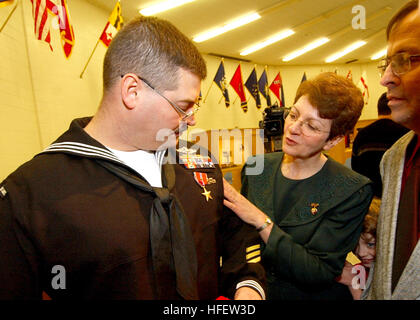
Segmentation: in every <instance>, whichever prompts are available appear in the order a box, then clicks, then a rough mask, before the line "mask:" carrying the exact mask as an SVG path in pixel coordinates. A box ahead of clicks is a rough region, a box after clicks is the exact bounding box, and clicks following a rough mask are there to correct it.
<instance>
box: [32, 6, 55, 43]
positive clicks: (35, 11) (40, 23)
mask: <svg viewBox="0 0 420 320" xmlns="http://www.w3.org/2000/svg"><path fill="white" fill-rule="evenodd" d="M31 3H32V16H33V18H34V32H35V37H36V38H37V39H38V40H41V41H45V42H46V43H48V45H49V46H50V49H51V51H53V48H52V46H51V32H50V26H51V22H50V15H49V14H48V13H51V14H54V12H53V10H54V7H55V3H54V2H52V1H51V0H31Z"/></svg>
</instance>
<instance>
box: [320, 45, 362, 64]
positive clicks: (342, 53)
mask: <svg viewBox="0 0 420 320" xmlns="http://www.w3.org/2000/svg"><path fill="white" fill-rule="evenodd" d="M366 43H367V42H366V41H361V40H360V41H356V42H355V43H352V44H351V45H349V46H348V47H347V48H345V49H344V50H343V51H340V52H336V53H334V54H333V55H332V56H329V57H328V58H327V59H325V62H327V63H329V62H333V61H335V60H337V59H339V58H341V57H343V56H345V55H346V54H348V53H350V52H352V51H354V50H356V49H358V48H360V47H363V46H364V45H365V44H366Z"/></svg>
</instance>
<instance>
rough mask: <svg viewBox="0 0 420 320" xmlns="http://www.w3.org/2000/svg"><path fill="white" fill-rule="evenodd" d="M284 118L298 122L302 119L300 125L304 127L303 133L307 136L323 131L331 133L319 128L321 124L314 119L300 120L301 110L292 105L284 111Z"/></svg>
mask: <svg viewBox="0 0 420 320" xmlns="http://www.w3.org/2000/svg"><path fill="white" fill-rule="evenodd" d="M283 119H284V120H289V121H291V122H298V121H300V127H301V129H302V134H303V135H304V136H307V137H311V136H316V135H318V134H321V133H330V132H329V131H326V130H322V129H320V128H319V124H318V123H317V122H316V121H314V120H312V119H309V120H305V121H302V120H298V119H299V112H298V111H297V110H296V109H295V108H293V107H291V108H284V112H283Z"/></svg>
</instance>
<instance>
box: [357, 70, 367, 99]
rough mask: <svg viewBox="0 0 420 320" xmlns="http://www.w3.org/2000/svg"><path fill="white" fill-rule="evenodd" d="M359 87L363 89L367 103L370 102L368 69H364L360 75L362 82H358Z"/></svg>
mask: <svg viewBox="0 0 420 320" xmlns="http://www.w3.org/2000/svg"><path fill="white" fill-rule="evenodd" d="M358 87H359V88H360V90H361V91H362V94H363V101H364V102H365V104H368V102H369V87H368V85H367V75H366V71H363V73H362V76H361V77H360V82H359V83H358Z"/></svg>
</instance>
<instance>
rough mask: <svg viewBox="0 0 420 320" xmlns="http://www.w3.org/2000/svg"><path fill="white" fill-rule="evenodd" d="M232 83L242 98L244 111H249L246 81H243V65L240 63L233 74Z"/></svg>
mask: <svg viewBox="0 0 420 320" xmlns="http://www.w3.org/2000/svg"><path fill="white" fill-rule="evenodd" d="M230 85H231V86H232V87H233V89H235V91H236V93H237V94H238V96H239V98H240V99H241V107H242V110H243V111H244V112H247V111H248V104H247V103H246V97H245V91H244V83H243V81H242V72H241V65H238V67H237V68H236V71H235V73H234V74H233V77H232V79H231V80H230Z"/></svg>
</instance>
